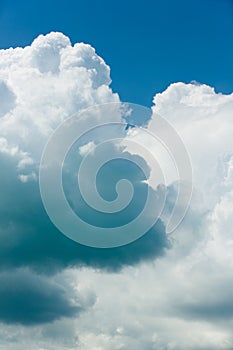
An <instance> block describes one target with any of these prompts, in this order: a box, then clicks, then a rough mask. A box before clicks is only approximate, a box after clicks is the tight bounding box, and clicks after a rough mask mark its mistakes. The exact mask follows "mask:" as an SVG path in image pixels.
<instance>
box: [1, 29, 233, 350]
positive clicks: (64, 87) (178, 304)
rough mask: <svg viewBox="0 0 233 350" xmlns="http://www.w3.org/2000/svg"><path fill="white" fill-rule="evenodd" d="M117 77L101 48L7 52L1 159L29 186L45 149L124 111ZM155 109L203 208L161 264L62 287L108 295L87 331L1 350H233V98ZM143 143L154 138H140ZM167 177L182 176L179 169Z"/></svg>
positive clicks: (12, 340) (65, 43) (207, 94)
mask: <svg viewBox="0 0 233 350" xmlns="http://www.w3.org/2000/svg"><path fill="white" fill-rule="evenodd" d="M109 73H110V71H109V67H108V66H107V65H106V64H105V63H104V61H103V60H102V59H101V58H100V57H99V56H98V55H97V54H96V53H95V51H94V49H93V48H92V47H90V46H89V45H85V44H82V43H79V44H75V45H74V46H72V45H71V44H70V41H69V39H68V38H67V37H65V36H64V35H62V34H60V33H51V34H49V35H47V36H39V37H38V38H37V39H36V40H35V41H34V42H33V44H32V45H31V46H28V47H26V48H17V49H9V50H1V51H0V81H1V83H0V91H2V94H3V95H2V96H3V97H4V101H5V102H4V103H3V104H2V105H1V107H0V117H1V118H0V130H1V132H0V134H1V135H0V151H1V153H2V154H4V156H6V157H9V159H12V157H16V159H17V162H16V166H18V168H17V172H18V173H17V174H18V176H19V178H20V179H21V181H23V182H27V181H28V180H30V179H31V180H33V179H35V175H34V174H35V172H34V171H35V169H37V166H38V162H39V159H40V155H41V151H42V149H43V146H44V144H45V142H46V140H47V138H48V136H49V135H50V134H51V132H52V131H53V130H54V128H56V127H57V126H58V125H59V124H60V123H61V122H62V121H63V120H64V119H66V118H67V117H68V116H70V115H72V114H73V113H74V112H77V110H80V109H83V108H86V107H88V106H90V105H93V104H95V103H104V102H116V101H118V100H119V98H118V95H117V94H113V93H112V91H111V89H110V88H109V84H110V82H111V80H110V74H109ZM154 102H155V106H154V107H153V110H154V112H155V113H159V114H161V115H162V116H163V117H165V118H167V119H168V121H169V122H170V123H172V124H173V125H174V126H175V128H176V129H177V131H178V133H179V134H180V135H181V137H182V139H183V140H184V143H185V145H186V147H187V149H188V151H189V153H190V156H191V160H192V165H193V171H194V185H195V192H194V197H193V200H192V205H191V208H190V211H189V212H188V215H187V216H186V218H185V220H184V222H183V223H182V225H181V227H180V228H179V229H178V230H177V231H176V232H175V233H174V235H173V236H172V237H171V239H172V240H173V241H174V242H173V247H172V249H170V250H169V251H168V252H167V254H166V256H164V257H161V258H160V259H159V260H156V261H155V262H150V263H144V264H141V265H139V266H137V267H128V268H125V269H124V270H122V271H121V272H120V273H117V274H115V273H106V272H101V271H99V272H98V273H97V272H96V271H94V270H92V269H77V270H75V269H74V270H68V271H65V272H63V274H62V277H61V278H62V279H69V280H72V283H73V284H74V285H75V286H77V290H78V291H80V290H81V291H82V290H83V291H84V293H83V292H82V293H81V294H82V295H83V294H85V293H87V294H88V293H89V291H92V293H94V294H95V295H96V296H97V300H96V303H95V304H94V305H93V307H92V308H90V309H89V310H88V311H87V312H85V313H83V314H81V315H80V316H79V319H78V320H76V321H75V322H74V321H73V320H72V321H70V320H61V321H56V322H55V323H53V324H50V325H49V326H47V325H46V326H37V327H33V328H30V329H28V328H25V327H22V326H18V327H16V326H5V325H4V326H2V328H1V341H0V349H5V348H6V346H7V349H9V350H21V349H22V348H33V349H47V348H49V349H58V350H60V349H62V350H64V349H77V347H78V348H79V349H80V350H86V349H93V350H94V349H101V350H108V349H129V350H130V349H135V348H139V349H142V350H144V349H145V350H147V349H156V350H165V349H166V350H183V349H190V350H198V349H200V350H201V349H202V350H203V349H206V350H207V349H208V350H209V349H213V350H215V349H216V350H219V349H225V350H230V349H232V347H233V334H232V326H233V305H232V297H231V294H232V293H231V291H232V288H233V285H232V265H233V255H232V244H233V239H232V224H233V222H232V217H233V213H232V207H233V206H232V202H233V193H232V178H233V177H232V173H233V172H232V159H233V151H232V150H233V138H232V134H233V124H232V110H233V94H231V95H222V94H216V93H215V92H214V90H213V88H211V87H209V86H206V85H197V84H183V83H176V84H172V85H171V86H169V87H168V89H167V90H166V91H164V92H163V93H161V94H157V95H156V96H155V98H154ZM153 122H154V120H153V118H152V120H151V121H150V122H149V124H148V128H149V130H151V131H153V127H154V126H153ZM131 134H132V137H142V136H141V135H140V134H137V132H136V130H133V132H132V131H131ZM93 145H94V143H91V144H87V145H86V146H83V147H84V148H83V147H82V149H81V152H83V154H85V153H86V151H88V150H89V149H91V147H92V146H93ZM87 146H88V147H87ZM85 147H86V148H85ZM153 151H154V152H155V150H153ZM162 156H163V154H162ZM164 157H165V155H164ZM164 159H165V160H164V166H165V168H166V162H167V160H166V158H164ZM10 169H11V168H10ZM167 169H168V170H167V171H170V172H171V171H172V169H171V168H170V167H169V164H167ZM152 176H153V172H152ZM21 185H22V184H21ZM23 185H24V184H23ZM25 185H26V184H25ZM6 243H7V242H6Z"/></svg>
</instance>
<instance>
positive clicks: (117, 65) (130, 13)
mask: <svg viewBox="0 0 233 350" xmlns="http://www.w3.org/2000/svg"><path fill="white" fill-rule="evenodd" d="M232 16H233V3H232V0H204V1H202V0H195V1H194V0H191V1H185V0H177V1H171V0H164V1H158V0H145V1H144V2H141V1H134V2H132V1H122V0H118V1H107V0H100V1H90V0H89V1H84V0H79V1H76V0H69V1H65V2H64V1H54V0H51V1H49V2H48V1H45V0H40V1H38V0H35V1H33V2H31V1H25V0H24V1H18V0H15V1H1V7H0V32H1V38H0V47H2V48H8V47H11V46H13V47H16V46H25V45H29V44H30V43H31V42H32V41H33V39H34V38H35V37H36V36H38V35H39V34H46V33H48V32H50V31H61V32H62V33H64V34H66V35H68V36H69V38H70V39H71V41H72V42H73V43H75V42H80V41H81V42H85V43H89V44H91V45H92V46H93V47H95V48H96V50H97V53H98V54H99V55H100V56H101V57H104V59H105V61H106V63H107V64H108V65H110V67H111V77H112V80H113V84H112V87H113V89H114V90H115V91H117V92H118V93H119V94H120V97H121V100H122V101H127V102H133V103H139V104H143V105H146V106H150V104H151V100H152V98H153V96H154V95H155V93H157V92H161V91H163V90H165V88H167V87H168V86H169V85H170V84H171V83H173V82H177V81H183V82H186V83H188V82H190V81H192V80H197V81H198V82H200V83H204V84H208V85H211V86H214V87H215V89H216V91H218V92H223V93H229V92H231V91H232V86H233V76H232V74H233V73H232V68H231V67H232V61H233V48H232V45H231V42H232V40H233V31H232Z"/></svg>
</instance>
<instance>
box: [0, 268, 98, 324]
mask: <svg viewBox="0 0 233 350" xmlns="http://www.w3.org/2000/svg"><path fill="white" fill-rule="evenodd" d="M67 290H69V295H67ZM72 297H73V298H72ZM74 297H75V299H74ZM90 305H91V304H90ZM87 307H88V305H85V304H84V302H83V300H82V296H81V298H80V297H79V296H78V294H77V293H75V294H74V292H73V295H72V289H71V288H67V286H63V285H62V284H59V283H58V282H56V281H54V280H51V279H49V278H47V277H44V276H40V275H36V274H33V273H32V272H30V271H29V270H22V269H21V270H20V269H19V270H13V271H6V272H1V273H0V321H1V322H4V323H6V324H22V325H25V326H33V325H36V324H41V323H50V322H53V321H55V320H57V319H60V318H62V317H75V316H77V315H78V314H79V313H80V312H82V311H84V310H85V309H86V308H87Z"/></svg>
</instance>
